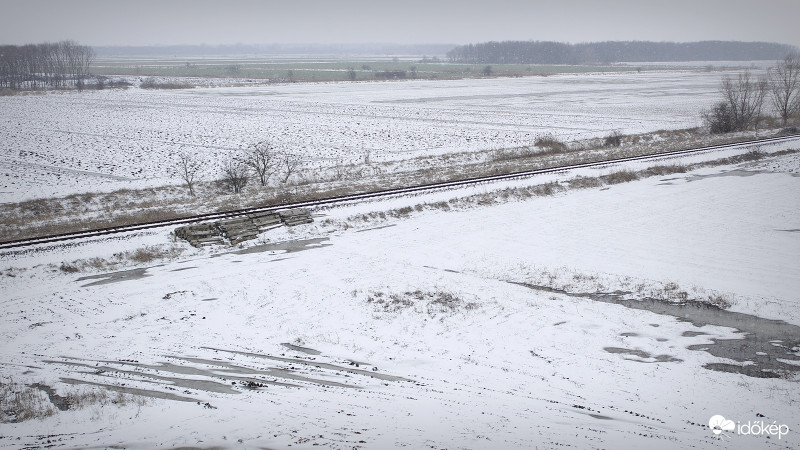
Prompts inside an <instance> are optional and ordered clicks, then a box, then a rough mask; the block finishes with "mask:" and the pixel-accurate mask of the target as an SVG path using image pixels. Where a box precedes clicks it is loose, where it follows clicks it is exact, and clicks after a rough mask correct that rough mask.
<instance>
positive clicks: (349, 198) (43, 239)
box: [0, 134, 800, 250]
mask: <svg viewBox="0 0 800 450" xmlns="http://www.w3.org/2000/svg"><path fill="white" fill-rule="evenodd" d="M797 139H800V134H792V135H785V136H779V137H770V138H762V139H755V140H751V141H744V142H736V143H731V144H719V145H711V146H706V147H698V148H692V149H684V150H675V151H670V152H662V153H655V154H649V155H640V156H629V157H624V158H612V159H608V160H602V161H593V162H586V163H579V164H569V165H565V166H559V167H552V168H546V169H536V170H524V171H518V172H511V173H506V174H500V175H488V176H480V177H470V178H464V179H460V180H455V181H444V182H437V183H427V184H421V185H415V186H408V187H404V188H394V189H385V190H379V191H372V192H364V193H358V194H348V195H342V196H337V197H329V198H324V199H318V200H309V201H303V202H290V203H282V204H277V205H267V206H256V207H250V208H243V209H237V210H230V211H223V212H215V213H205V214H197V215H192V216H185V217H179V218H175V219H167V220H158V221H152V222H143V223H138V224H132V225H123V226H116V227H108V228H99V229H94V230H87V231H79V232H71V233H62V234H54V235H49V236H40V237H35V238H27V239H15V240H9V241H4V242H0V250H4V249H11V248H20V247H28V246H33V245H38V244H48V243H54V242H62V241H70V240H76V239H82V238H89V237H99V236H105V235H111V234H118V233H126V232H131V231H141V230H148V229H153V228H161V227H168V226H175V225H185V224H192V223H200V222H206V221H213V220H220V219H229V218H232V217H237V216H243V215H245V214H252V213H262V212H270V211H280V210H284V209H293V208H309V207H318V206H325V205H333V204H336V203H347V202H354V201H359V200H367V199H374V198H379V197H389V196H394V195H403V194H410V193H418V192H424V191H435V190H440V189H450V188H457V187H462V186H467V185H471V184H479V183H487V182H496V181H506V180H513V179H521V178H528V177H533V176H536V175H543V174H550V173H559V172H566V171H569V170H574V169H583V168H588V167H602V166H607V165H614V164H619V163H625V162H632V161H647V160H658V159H667V158H672V157H676V156H685V155H692V154H699V153H704V152H712V151H721V150H731V149H735V148H737V147H748V146H752V145H763V144H774V143H780V142H786V141H792V140H797Z"/></svg>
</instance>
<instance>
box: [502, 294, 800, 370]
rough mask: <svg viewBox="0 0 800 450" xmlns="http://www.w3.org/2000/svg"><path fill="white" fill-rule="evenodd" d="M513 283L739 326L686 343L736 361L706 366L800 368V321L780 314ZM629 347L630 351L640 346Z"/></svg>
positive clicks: (697, 323)
mask: <svg viewBox="0 0 800 450" xmlns="http://www.w3.org/2000/svg"><path fill="white" fill-rule="evenodd" d="M512 284H516V285H519V286H524V287H527V288H529V289H534V290H537V291H544V292H550V293H558V294H563V295H568V296H571V297H580V298H587V299H591V300H595V301H600V302H604V303H613V304H615V305H622V306H625V307H628V308H633V309H640V310H645V311H650V312H653V313H656V314H661V315H666V316H671V317H675V318H677V319H678V320H680V321H683V322H689V323H691V324H692V325H694V326H696V327H698V328H699V327H703V326H705V325H715V326H721V327H728V328H734V329H736V330H738V331H737V333H738V334H739V335H740V338H739V339H720V338H710V339H711V340H712V341H713V343H712V344H701V345H690V346H689V347H687V348H688V349H690V350H702V351H706V352H708V353H710V354H712V355H714V356H717V357H719V358H726V359H730V360H733V361H736V362H737V363H738V364H727V363H711V364H706V365H705V366H704V367H705V368H707V369H711V370H717V371H721V372H734V373H741V374H743V375H747V376H751V377H758V378H779V377H782V376H784V375H787V374H789V373H792V372H800V352H794V351H792V349H793V348H797V347H798V346H800V327H798V326H797V325H792V324H789V323H786V322H784V321H782V320H772V319H764V318H761V317H757V316H753V315H750V314H743V313H737V312H732V311H727V310H724V309H720V308H718V307H716V306H714V305H711V304H708V303H704V302H697V301H688V302H684V303H672V302H666V301H662V300H656V299H651V298H645V299H640V300H626V299H624V298H623V295H625V294H628V293H627V292H613V293H569V292H565V291H563V290H560V289H553V288H550V287H546V286H537V285H531V284H526V283H516V282H512ZM701 334H705V333H703V332H702V331H685V332H684V333H683V336H699V335H701ZM625 351H626V352H629V353H630V352H636V351H637V350H625ZM630 354H632V353H630ZM637 356H638V355H637ZM662 356H663V355H662ZM780 360H784V361H780Z"/></svg>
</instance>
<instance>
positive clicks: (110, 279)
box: [75, 267, 150, 287]
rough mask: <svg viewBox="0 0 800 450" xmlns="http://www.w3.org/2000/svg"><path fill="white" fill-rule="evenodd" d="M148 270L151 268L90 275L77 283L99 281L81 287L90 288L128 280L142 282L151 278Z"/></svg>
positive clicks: (81, 278)
mask: <svg viewBox="0 0 800 450" xmlns="http://www.w3.org/2000/svg"><path fill="white" fill-rule="evenodd" d="M147 269H149V267H142V268H139V269H131V270H121V271H119V272H110V273H102V274H99V275H89V276H86V277H80V278H78V279H77V280H75V281H76V282H77V281H86V280H97V281H93V282H91V283H87V284H83V285H81V287H89V286H99V285H102V284H110V283H118V282H120V281H126V280H140V279H142V278H144V277H149V276H150V274H148V273H147Z"/></svg>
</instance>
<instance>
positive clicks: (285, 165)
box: [281, 152, 300, 184]
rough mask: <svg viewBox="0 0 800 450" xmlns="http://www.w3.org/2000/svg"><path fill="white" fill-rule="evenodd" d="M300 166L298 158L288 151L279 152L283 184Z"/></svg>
mask: <svg viewBox="0 0 800 450" xmlns="http://www.w3.org/2000/svg"><path fill="white" fill-rule="evenodd" d="M299 168H300V159H299V158H298V157H297V156H295V155H292V154H291V153H289V152H284V153H283V154H281V169H282V170H283V184H286V183H287V182H288V181H289V178H290V177H291V176H292V175H293V174H294V173H295V172H297V170H298V169H299Z"/></svg>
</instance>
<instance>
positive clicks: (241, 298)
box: [0, 154, 800, 449]
mask: <svg viewBox="0 0 800 450" xmlns="http://www.w3.org/2000/svg"><path fill="white" fill-rule="evenodd" d="M798 168H800V159H798V157H797V155H796V154H794V155H789V156H786V157H783V158H781V159H772V160H768V161H766V162H765V161H761V162H759V163H757V164H751V165H746V166H741V167H717V168H713V169H702V170H698V171H695V172H692V173H688V174H676V175H671V176H668V177H652V178H647V179H643V180H640V181H635V182H631V183H626V184H619V185H613V186H606V187H601V188H592V189H583V190H572V191H568V192H565V193H561V194H558V195H556V196H553V197H534V198H532V199H529V200H526V201H511V202H508V203H503V204H499V205H493V206H485V207H480V208H468V209H464V210H450V211H444V210H426V211H423V212H418V213H413V214H411V215H410V217H408V218H405V219H402V220H401V219H392V218H388V219H386V220H385V221H377V222H371V223H366V222H361V221H356V220H354V219H353V217H356V216H359V215H361V214H363V213H366V212H370V211H376V210H381V209H391V208H396V207H398V206H400V205H401V204H402V202H403V201H404V200H403V199H394V200H391V201H387V202H385V203H381V202H371V203H364V204H355V205H350V206H342V207H337V208H332V209H325V210H319V211H316V213H317V214H318V216H317V219H316V222H315V223H314V224H312V225H306V226H301V227H296V228H293V229H286V228H282V229H277V230H272V231H270V232H267V233H265V234H264V235H263V236H262V238H261V241H262V244H261V245H258V244H253V245H251V246H249V247H247V248H245V249H237V250H231V249H227V250H224V249H215V250H208V249H206V250H186V252H185V254H184V256H183V257H181V258H179V259H177V260H174V261H171V262H164V263H163V264H157V265H156V264H154V265H151V266H149V267H147V266H137V267H133V266H131V267H129V269H130V271H128V272H124V273H117V274H114V275H102V274H100V273H77V274H65V273H62V272H61V271H60V270H58V266H59V265H60V264H61V262H71V261H74V260H77V259H85V258H90V257H101V258H110V257H111V255H112V254H113V253H115V252H120V251H123V250H133V249H135V248H138V247H141V246H144V245H172V244H171V243H170V240H169V236H168V231H163V232H153V233H139V234H130V235H127V236H122V237H119V238H113V239H110V240H102V241H98V242H94V243H91V242H90V243H86V244H84V245H78V246H73V247H69V248H56V249H52V250H42V251H38V252H31V253H29V254H19V253H16V254H12V253H5V254H3V255H0V269H2V271H3V275H2V278H0V298H2V305H3V306H2V307H3V311H4V313H3V315H2V318H1V319H0V320H2V326H0V341H1V342H2V344H0V361H2V364H0V376H2V377H4V379H8V377H12V378H13V379H14V381H16V382H19V383H34V382H39V383H43V384H46V385H49V386H52V387H54V388H55V389H56V391H57V392H58V393H60V394H61V395H65V394H66V393H69V392H75V391H76V390H77V391H78V392H82V391H81V390H84V391H85V390H91V389H94V386H96V385H102V386H106V388H107V389H113V390H116V391H126V392H129V393H132V394H136V395H137V396H138V395H142V394H143V395H145V398H147V401H146V404H144V405H140V404H139V403H137V402H129V403H128V404H126V405H122V406H118V405H113V404H106V405H104V406H100V405H94V406H92V405H90V406H87V407H85V408H83V409H80V410H77V411H64V412H58V413H56V414H55V415H53V416H52V417H49V418H46V419H43V420H41V421H37V420H33V421H27V422H23V423H19V424H3V425H2V427H1V428H0V446H4V447H19V446H25V445H46V444H47V443H48V442H49V443H52V444H55V445H56V446H61V445H66V446H69V447H84V446H86V447H107V446H119V447H126V448H152V447H156V446H162V447H165V448H172V447H179V446H196V447H203V448H207V447H211V446H222V447H230V448H255V447H266V448H287V447H289V446H291V447H292V448H311V447H313V446H317V445H319V446H326V447H332V448H353V447H358V448H361V447H363V448H395V447H409V448H424V447H430V448H537V447H538V448H556V447H562V446H571V447H577V448H643V447H647V448H665V449H666V448H670V449H671V448H689V447H694V448H743V449H745V448H747V449H750V448H797V447H798V446H800V440H799V438H798V432H800V416H798V414H797V410H798V398H800V396H799V395H798V394H800V391H799V390H798V375H797V372H793V371H791V370H784V371H782V372H780V373H779V375H780V376H779V377H777V378H759V377H754V376H748V375H745V374H743V373H739V372H737V371H733V372H722V371H719V370H709V369H708V368H706V367H704V366H706V365H711V366H710V367H730V366H737V367H744V368H747V366H756V369H758V365H759V364H762V362H761V361H760V360H758V358H757V355H755V354H748V353H747V349H748V348H749V347H748V348H745V347H742V348H744V350H741V351H740V352H739V354H738V355H734V356H735V358H727V357H720V356H716V353H715V350H714V349H715V348H717V347H720V346H722V345H723V343H724V342H728V343H730V342H739V341H741V342H745V340H746V339H744V338H746V337H747V336H746V335H745V334H743V333H740V332H737V329H736V328H733V327H731V326H722V325H714V324H713V323H711V320H713V318H712V319H709V323H708V324H703V323H700V322H698V321H691V320H679V319H677V318H676V317H673V316H671V315H669V314H657V313H654V312H651V311H648V310H642V309H636V308H632V307H626V306H622V305H619V304H612V303H608V302H604V301H599V300H598V299H593V298H590V297H587V296H582V295H580V294H582V293H594V292H595V290H601V291H605V292H610V291H613V290H615V289H625V288H626V287H632V286H637V285H639V286H641V288H640V289H638V290H637V289H635V288H633V289H630V294H628V296H629V297H632V298H636V297H637V295H638V293H642V292H643V293H652V292H656V291H658V290H662V291H678V290H682V291H685V292H687V295H688V299H689V300H692V299H697V300H704V298H705V297H703V295H705V294H707V293H711V292H713V293H715V294H718V295H720V296H721V297H722V298H724V299H726V300H728V301H730V303H732V306H731V307H730V311H732V312H738V313H743V314H747V315H748V316H747V317H749V319H747V320H745V321H743V322H742V323H743V325H744V324H745V322H748V323H751V322H752V323H754V324H756V325H757V326H758V324H761V323H762V322H760V321H759V320H758V319H757V318H756V317H755V316H759V317H762V318H765V319H782V320H785V321H787V322H788V325H779V324H776V323H775V322H769V323H768V324H769V328H774V327H778V326H781V327H784V328H782V329H785V330H787V332H786V338H784V339H780V340H779V339H770V340H768V341H767V342H762V343H761V344H763V345H765V346H766V347H770V348H774V349H777V350H776V351H780V352H782V354H783V356H782V357H781V358H778V359H780V360H781V361H783V362H779V363H776V361H771V363H775V364H778V365H781V364H782V365H783V367H784V368H786V367H788V368H791V367H797V366H798V364H799V363H798V361H800V354H798V353H799V352H800V348H798V347H794V349H792V347H793V346H797V345H798V344H800V338H798V340H796V341H794V340H793V339H795V338H796V337H798V336H800V334H796V331H797V330H800V328H798V327H797V326H798V325H800V305H798V302H800V298H798V292H800V266H798V264H797V255H799V254H800V234H798V230H800V196H798V195H796V193H797V192H798V190H799V189H800V178H798V177H797V172H798ZM538 181H541V180H538ZM538 181H537V180H536V179H532V180H529V181H528V182H529V183H536V182H538ZM471 189H473V190H474V189H475V188H471ZM480 189H483V190H485V191H488V190H490V189H491V188H490V187H488V186H485V185H484V186H483V187H481V188H480ZM470 193H473V191H450V192H448V193H446V194H447V195H450V196H459V195H468V194H470ZM442 195H445V194H443V193H437V194H433V197H432V198H430V199H428V198H426V197H424V196H418V197H414V198H409V199H406V200H405V201H406V202H407V204H408V205H413V204H415V203H419V202H426V201H429V200H430V201H439V200H441V196H442ZM389 217H391V216H389ZM287 241H293V242H294V243H293V244H284V245H275V243H276V242H287ZM177 245H183V244H177ZM520 283H522V284H526V285H527V286H525V285H522V284H520ZM561 289H563V290H561ZM648 295H649V294H648ZM750 315H752V316H750ZM737 317H739V316H737ZM741 317H745V316H741ZM765 323H766V322H765ZM766 330H767V328H764V329H763V330H761V331H764V332H766ZM726 340H728V341H726ZM730 340H733V341H730ZM689 347H692V348H691V349H690V348H689ZM766 347H765V348H766ZM767 350H769V349H767ZM748 361H750V362H748ZM726 364H727V365H726ZM715 365H716V366H715ZM743 371H744V370H743ZM248 386H249V387H248ZM155 397H158V398H155ZM714 415H722V416H724V417H725V418H727V419H730V420H733V421H734V422H735V423H739V424H744V423H749V422H753V421H762V422H764V423H766V424H768V425H771V424H773V423H775V424H779V425H785V426H786V427H788V429H789V430H790V431H789V432H788V433H784V435H783V436H781V438H780V439H778V436H777V435H774V434H773V435H772V436H770V437H769V438H768V437H767V436H765V435H760V436H746V435H738V434H737V433H736V431H727V432H725V433H724V434H722V435H720V436H716V435H714V434H713V433H712V431H711V430H710V429H709V427H708V422H709V419H710V418H711V417H712V416H714Z"/></svg>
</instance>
